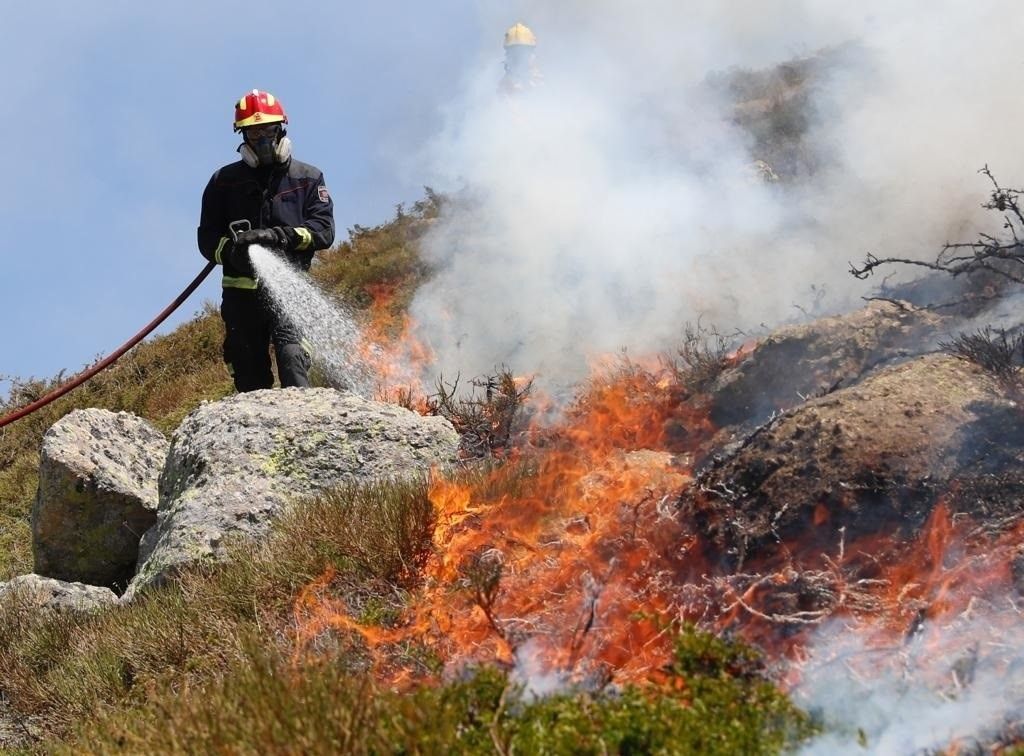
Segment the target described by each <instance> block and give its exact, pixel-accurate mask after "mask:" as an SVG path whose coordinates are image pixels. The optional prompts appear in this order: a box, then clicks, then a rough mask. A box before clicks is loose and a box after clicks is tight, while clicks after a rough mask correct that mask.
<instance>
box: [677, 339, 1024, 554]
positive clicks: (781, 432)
mask: <svg viewBox="0 0 1024 756" xmlns="http://www.w3.org/2000/svg"><path fill="white" fill-rule="evenodd" d="M1022 460H1024V416H1022V410H1021V408H1019V407H1018V406H1017V405H1016V404H1015V403H1014V401H1013V400H1012V398H1011V397H1010V396H1008V394H1007V391H1006V389H1005V388H1004V387H1003V386H1002V385H1001V384H1000V383H999V382H998V381H996V380H995V379H994V378H993V377H992V376H991V375H989V374H987V373H986V372H984V371H983V370H982V369H981V368H980V367H978V366H976V365H973V364H971V363H969V362H967V361H966V360H964V359H960V358H957V357H953V356H950V355H945V354H933V355H926V356H921V357H917V358H914V359H911V360H909V361H906V362H903V363H901V364H896V365H893V366H890V367H886V368H881V369H878V370H877V371H875V372H873V373H871V374H870V375H868V376H866V377H865V378H863V379H862V380H860V382H858V383H856V384H855V385H854V386H851V387H849V388H841V389H837V390H836V391H834V392H832V393H829V394H827V395H825V396H821V397H818V398H814V399H810V400H808V401H806V402H805V403H803V404H801V405H799V406H798V407H796V408H793V409H791V410H789V411H787V412H784V413H782V414H780V415H778V416H777V417H776V418H775V419H773V420H771V421H770V422H768V423H766V424H764V425H762V426H761V427H759V428H758V429H757V430H756V431H754V432H753V433H751V434H750V435H749V436H748V437H746V438H745V440H744V441H743V442H742V443H740V444H739V445H738V446H737V447H736V448H734V449H733V450H732V451H730V452H728V453H723V454H720V455H718V456H716V457H713V458H712V460H711V461H710V463H709V464H707V465H706V466H705V468H704V469H703V470H702V471H701V472H700V474H699V476H698V480H697V484H696V485H695V486H693V487H692V488H691V489H689V490H688V491H687V492H685V493H684V494H683V496H682V498H681V500H680V511H681V514H682V516H683V517H684V518H686V519H687V520H688V521H689V522H691V523H692V524H693V525H694V526H695V527H696V529H697V530H698V532H699V533H700V534H701V535H702V536H703V537H704V539H705V540H706V543H707V544H708V548H709V549H710V550H711V551H712V552H714V556H715V557H717V560H718V561H719V562H720V563H722V564H723V566H725V567H728V568H729V569H739V568H741V567H742V565H743V564H744V563H745V562H747V561H749V560H750V559H751V558H755V557H756V558H759V559H761V558H768V559H770V558H771V556H772V555H773V554H774V553H776V552H779V551H780V550H784V551H785V553H786V556H787V558H792V557H799V555H800V553H801V552H804V553H806V554H807V555H808V556H810V555H811V554H815V553H820V552H821V551H822V550H828V549H834V547H835V544H836V543H837V542H838V541H839V540H840V539H841V538H845V539H846V540H847V541H852V540H855V539H857V538H860V537H863V536H867V535H871V534H876V533H886V534H889V535H892V536H894V537H896V538H900V537H908V538H909V537H911V536H912V535H914V534H915V533H916V532H917V531H918V530H919V529H920V527H921V525H922V524H923V523H924V521H925V520H926V519H927V518H928V516H929V514H930V513H931V511H932V509H933V508H934V506H935V505H936V503H937V502H938V501H939V500H940V499H941V500H943V501H945V502H946V505H947V507H949V508H950V510H951V511H952V512H954V513H962V514H966V515H968V516H970V517H972V518H973V519H975V520H977V522H978V524H979V527H980V528H989V529H992V528H1000V527H1006V526H1008V525H1009V524H1012V523H1015V522H1016V521H1017V520H1018V519H1019V518H1020V516H1021V512H1022V508H1024V466H1022V465H1021V461H1022Z"/></svg>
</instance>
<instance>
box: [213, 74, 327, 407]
mask: <svg viewBox="0 0 1024 756" xmlns="http://www.w3.org/2000/svg"><path fill="white" fill-rule="evenodd" d="M287 123H288V116H287V115H286V114H285V111H284V106H283V105H282V104H281V101H280V100H278V99H277V98H276V97H274V96H273V95H272V94H270V93H269V92H264V91H261V90H259V89H254V90H252V91H251V92H247V93H246V94H245V95H244V96H243V97H242V98H241V99H240V100H239V101H238V103H237V104H236V106H235V131H236V132H241V136H242V143H241V144H240V145H239V146H238V153H239V154H240V156H241V160H239V161H237V162H234V163H231V164H230V165H226V166H224V167H223V168H221V169H220V170H218V171H216V172H215V173H214V174H213V176H212V177H211V178H210V181H209V183H208V184H207V185H206V189H205V191H204V192H203V205H202V212H201V214H200V218H199V230H198V237H199V251H200V252H202V254H203V256H204V257H205V258H206V259H208V260H213V261H215V262H217V263H218V264H221V265H223V268H224V275H223V298H222V301H221V310H220V311H221V317H222V318H223V319H224V327H225V330H226V335H225V338H224V362H225V363H227V367H228V372H229V373H231V375H232V377H233V379H234V382H235V388H236V389H237V390H238V391H254V390H256V389H263V388H271V387H272V386H273V385H274V375H273V372H272V371H271V362H270V345H271V344H272V345H273V347H274V354H275V357H276V358H277V372H278V377H279V378H280V381H281V386H283V387H288V386H298V387H307V386H309V367H310V364H311V362H312V359H311V355H310V351H309V348H308V347H307V345H306V344H304V343H303V340H302V336H301V334H300V333H299V332H298V330H297V329H296V328H295V326H294V325H293V324H292V323H290V322H289V321H288V320H287V318H285V317H284V316H283V315H282V314H281V313H279V312H278V311H277V310H276V309H275V308H274V306H273V304H272V303H271V301H270V297H269V294H268V293H267V292H266V290H265V288H264V287H263V286H262V285H261V284H260V282H259V279H258V278H257V277H256V275H255V273H254V272H253V269H252V265H251V263H250V260H249V247H250V245H253V244H258V245H260V246H262V247H265V248H267V249H270V250H272V251H274V252H276V253H277V254H279V255H281V256H283V257H284V258H285V259H286V260H287V261H288V262H290V263H291V264H292V265H294V266H295V267H297V268H299V269H301V270H304V271H308V270H309V267H310V264H311V263H312V261H313V255H314V253H315V252H316V251H317V250H320V249H326V248H328V247H330V246H331V244H332V243H333V242H334V203H333V201H332V200H331V195H330V194H329V193H328V191H327V185H326V184H325V183H324V176H323V173H321V172H320V170H319V169H317V168H315V167H314V166H312V165H309V164H308V163H302V162H300V161H298V160H296V159H295V158H293V157H292V143H291V140H290V139H289V138H288V135H287V131H286V130H285V126H286V125H287ZM234 221H248V225H249V226H250V230H246V231H242V232H241V233H237V234H235V233H233V232H232V229H231V227H230V226H231V224H233V222H234ZM243 225H244V224H243ZM235 229H236V231H237V230H238V229H239V226H236V227H235Z"/></svg>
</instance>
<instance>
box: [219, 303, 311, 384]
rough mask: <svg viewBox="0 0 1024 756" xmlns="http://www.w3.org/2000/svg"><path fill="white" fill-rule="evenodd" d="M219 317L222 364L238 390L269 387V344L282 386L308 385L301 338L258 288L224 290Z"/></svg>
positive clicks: (271, 379) (307, 358) (306, 354)
mask: <svg viewBox="0 0 1024 756" xmlns="http://www.w3.org/2000/svg"><path fill="white" fill-rule="evenodd" d="M220 314H221V317H222V318H224V327H225V330H226V331H227V334H226V335H225V337H224V362H226V363H227V366H228V371H229V372H230V373H231V375H232V377H233V378H234V379H235V388H236V389H238V390H239V391H255V390H256V389H265V388H271V387H273V385H274V374H273V372H272V371H271V368H270V345H271V344H273V345H274V356H275V357H276V358H277V373H278V376H279V377H280V379H281V385H282V386H283V387H288V386H300V387H303V388H305V387H307V386H309V366H310V363H311V359H310V355H309V352H308V351H307V350H306V348H305V347H304V346H303V345H302V336H301V334H300V333H299V332H298V329H296V328H295V326H293V325H292V324H291V323H290V322H289V321H288V320H287V318H285V317H283V316H282V315H281V314H279V313H278V312H277V311H276V310H275V308H274V306H273V304H272V303H271V301H270V298H269V297H268V296H267V295H266V294H265V293H264V292H263V290H262V289H257V290H255V291H252V290H248V289H224V297H223V299H222V300H221V305H220Z"/></svg>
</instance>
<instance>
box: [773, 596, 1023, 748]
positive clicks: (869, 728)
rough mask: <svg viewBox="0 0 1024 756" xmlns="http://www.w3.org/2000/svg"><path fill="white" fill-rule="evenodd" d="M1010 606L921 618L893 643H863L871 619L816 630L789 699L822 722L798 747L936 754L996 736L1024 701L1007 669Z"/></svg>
mask: <svg viewBox="0 0 1024 756" xmlns="http://www.w3.org/2000/svg"><path fill="white" fill-rule="evenodd" d="M1017 611H1018V610H1017V609H1016V607H1012V608H1003V609H1000V610H996V609H994V608H991V607H986V608H984V609H981V610H978V611H974V612H965V613H964V615H963V616H962V617H959V618H956V619H955V620H954V621H952V622H950V623H948V624H945V625H943V626H938V625H934V624H929V623H925V624H924V625H923V626H922V627H921V628H920V629H919V631H918V633H916V634H915V635H914V637H912V638H910V639H908V640H907V641H906V642H904V643H902V644H900V643H898V642H897V643H896V644H893V643H892V642H891V641H890V642H889V643H888V644H885V645H879V644H878V643H871V642H869V641H868V640H867V639H868V637H870V636H871V635H872V634H873V632H872V631H873V629H872V628H870V627H864V626H857V625H851V626H847V625H845V624H843V623H840V622H836V623H834V624H831V625H828V626H826V627H824V628H822V629H821V630H820V631H819V632H818V633H817V634H816V635H815V637H814V639H812V641H811V643H810V645H809V647H808V649H807V660H806V662H805V664H804V679H805V682H804V683H803V684H801V685H800V686H798V687H797V688H796V690H795V691H794V692H793V697H794V700H795V701H796V702H797V703H798V704H799V705H801V706H803V707H805V708H807V709H809V710H810V711H811V712H813V713H814V714H815V715H816V716H818V717H820V719H821V721H822V722H823V724H825V726H826V727H825V732H824V733H823V734H822V735H821V736H820V737H818V738H816V739H815V740H813V741H812V742H811V743H809V744H808V745H807V746H806V747H805V748H804V749H803V750H802V751H801V753H802V754H804V756H826V754H827V755H828V756H838V755H840V754H863V753H875V754H910V753H938V752H939V751H941V750H942V749H944V748H948V747H949V746H950V744H952V743H956V744H958V745H959V746H961V747H962V748H963V751H962V752H971V749H970V746H972V745H977V746H983V745H986V744H992V743H996V742H999V739H1000V738H1001V736H1003V735H1004V734H1005V732H1006V731H1007V729H1008V728H1010V727H1012V726H1015V724H1016V723H1017V722H1018V720H1019V717H1020V713H1021V708H1022V705H1024V685H1022V684H1021V681H1020V680H1019V679H1018V677H1017V676H1016V675H1014V674H1013V671H1014V670H1016V669H1018V668H1019V667H1020V665H1021V664H1022V663H1024V655H1022V651H1021V638H1020V631H1019V629H1018V628H1019V615H1018V614H1017ZM890 637H891V636H890ZM977 750H978V752H982V751H985V752H988V750H989V749H987V748H981V747H979V748H978V749H977Z"/></svg>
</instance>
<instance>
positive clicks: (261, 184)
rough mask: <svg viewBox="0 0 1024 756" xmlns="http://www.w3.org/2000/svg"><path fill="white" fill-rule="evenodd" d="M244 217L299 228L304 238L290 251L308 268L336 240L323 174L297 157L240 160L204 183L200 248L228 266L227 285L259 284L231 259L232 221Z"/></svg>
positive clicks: (265, 225)
mask: <svg viewBox="0 0 1024 756" xmlns="http://www.w3.org/2000/svg"><path fill="white" fill-rule="evenodd" d="M243 219H245V220H248V221H249V222H250V223H251V224H252V227H253V228H273V227H274V226H292V227H293V228H295V229H297V230H298V231H299V234H300V237H301V238H302V239H303V243H302V244H300V249H298V250H296V251H294V252H289V253H288V256H289V258H290V259H291V260H292V261H293V262H295V263H296V264H297V265H299V266H300V267H301V268H303V269H304V270H308V269H309V266H310V263H312V261H313V253H314V252H315V251H316V250H318V249H326V248H328V247H330V246H331V244H333V243H334V203H333V201H332V200H331V196H330V194H329V193H328V191H327V186H326V185H325V184H324V175H323V174H322V173H321V172H320V170H319V169H318V168H316V167H314V166H312V165H309V164H308V163H303V162H301V161H298V160H295V159H294V158H292V159H289V160H288V162H287V163H283V164H278V165H275V166H272V167H271V168H252V167H250V166H248V165H246V164H245V163H244V162H242V161H241V160H239V161H238V162H237V163H231V165H226V166H224V167H223V168H221V169H220V170H218V171H217V172H216V173H214V174H213V176H212V177H211V178H210V182H209V183H208V184H207V185H206V189H205V190H204V191H203V209H202V213H201V214H200V217H199V231H198V236H199V251H200V252H202V253H203V256H204V257H205V258H206V259H207V260H213V261H214V262H217V263H220V264H222V265H223V266H224V286H225V288H239V289H255V288H256V281H254V280H253V279H251V278H248V277H246V276H243V275H241V274H240V273H239V272H238V271H237V270H235V269H234V268H232V267H231V263H230V262H228V260H227V257H228V251H229V250H230V249H231V232H230V231H229V230H228V224H229V223H231V222H232V221H236V220H243ZM307 232H308V234H307Z"/></svg>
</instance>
